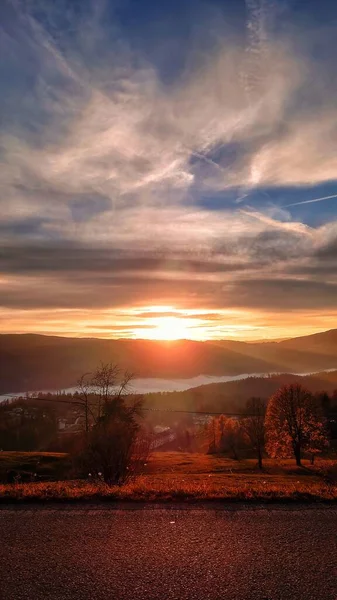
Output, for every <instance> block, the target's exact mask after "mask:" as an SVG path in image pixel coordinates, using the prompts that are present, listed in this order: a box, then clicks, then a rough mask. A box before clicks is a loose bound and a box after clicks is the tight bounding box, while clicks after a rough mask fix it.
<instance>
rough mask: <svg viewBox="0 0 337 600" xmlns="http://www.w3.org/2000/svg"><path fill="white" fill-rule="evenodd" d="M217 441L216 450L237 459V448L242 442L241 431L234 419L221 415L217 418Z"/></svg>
mask: <svg viewBox="0 0 337 600" xmlns="http://www.w3.org/2000/svg"><path fill="white" fill-rule="evenodd" d="M218 428H219V442H218V451H219V452H224V453H229V455H230V457H231V458H233V459H234V460H239V449H240V446H241V442H242V432H241V427H240V424H239V422H238V421H237V420H236V419H232V418H230V417H225V416H224V415H221V416H220V417H219V419H218Z"/></svg>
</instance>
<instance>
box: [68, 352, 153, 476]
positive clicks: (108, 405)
mask: <svg viewBox="0 0 337 600" xmlns="http://www.w3.org/2000/svg"><path fill="white" fill-rule="evenodd" d="M131 379H132V375H131V374H130V373H128V372H126V373H121V371H120V369H119V368H118V367H117V366H115V365H112V364H110V363H108V364H101V365H100V366H99V367H98V369H97V370H96V371H95V372H94V373H93V374H91V373H89V374H87V375H85V376H83V378H81V379H80V380H79V394H80V397H81V399H82V401H83V406H84V410H85V415H86V419H85V423H86V436H85V441H84V445H83V447H82V449H81V451H80V453H79V457H78V458H79V462H80V464H81V466H82V468H83V469H84V470H86V471H87V472H90V473H91V474H92V475H93V476H96V477H102V478H103V479H104V481H105V483H107V484H108V485H114V484H119V483H122V482H123V481H125V480H126V479H127V477H128V476H130V475H131V474H135V473H136V471H137V470H139V466H140V465H141V464H144V462H145V461H146V458H147V456H148V453H149V447H150V446H149V440H148V439H147V436H146V435H145V434H144V432H143V430H142V428H141V420H140V419H141V416H142V406H143V399H142V397H141V396H134V395H128V394H127V392H128V391H129V384H130V381H131Z"/></svg>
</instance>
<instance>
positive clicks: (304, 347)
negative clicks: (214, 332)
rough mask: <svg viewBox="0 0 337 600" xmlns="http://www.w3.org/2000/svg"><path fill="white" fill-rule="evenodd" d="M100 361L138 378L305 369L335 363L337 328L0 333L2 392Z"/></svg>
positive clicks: (71, 375) (61, 379) (66, 378)
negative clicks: (242, 334)
mask: <svg viewBox="0 0 337 600" xmlns="http://www.w3.org/2000/svg"><path fill="white" fill-rule="evenodd" d="M100 361H104V362H110V361H111V362H114V363H118V364H119V365H120V366H121V368H122V369H128V370H130V371H132V372H134V373H135V374H136V375H137V376H139V377H166V378H177V377H193V376H196V375H200V374H206V375H238V374H242V373H251V374H253V373H268V372H294V373H305V372H311V371H319V370H323V369H332V368H335V367H336V368H337V330H331V331H327V332H323V333H320V334H316V335H311V336H307V337H301V338H294V339H291V340H285V341H282V342H260V343H255V344H250V343H245V342H236V341H232V340H222V341H206V342H195V341H190V340H179V341H175V342H160V341H148V340H116V339H112V340H107V339H95V338H93V339H91V338H85V339H83V338H65V337H56V336H42V335H33V334H29V335H19V334H18V335H5V334H3V335H0V394H1V393H2V394H4V393H11V392H23V391H25V390H27V391H28V390H38V389H43V388H55V389H57V388H64V387H68V386H71V385H74V384H75V383H76V381H77V379H78V377H79V376H80V375H81V374H83V373H86V372H88V371H91V370H93V369H94V368H95V367H96V366H97V365H98V364H99V362H100Z"/></svg>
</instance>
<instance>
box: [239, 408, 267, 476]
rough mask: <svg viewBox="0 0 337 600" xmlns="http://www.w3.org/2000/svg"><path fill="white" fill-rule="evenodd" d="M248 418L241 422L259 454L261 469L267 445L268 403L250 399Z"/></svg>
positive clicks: (251, 444)
mask: <svg viewBox="0 0 337 600" xmlns="http://www.w3.org/2000/svg"><path fill="white" fill-rule="evenodd" d="M245 412H246V417H245V418H244V419H243V420H242V421H241V427H242V431H243V433H244V435H245V437H246V438H247V440H248V442H249V444H250V446H251V447H252V449H253V450H254V451H255V452H256V454H257V460H258V465H259V469H262V457H263V450H264V445H265V414H266V402H265V400H263V399H262V398H250V399H249V400H248V401H247V404H246V411H245Z"/></svg>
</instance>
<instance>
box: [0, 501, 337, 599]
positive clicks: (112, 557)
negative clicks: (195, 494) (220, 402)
mask: <svg viewBox="0 0 337 600" xmlns="http://www.w3.org/2000/svg"><path fill="white" fill-rule="evenodd" d="M0 540H1V541H0V569H1V573H0V574H1V579H0V598H1V600H23V599H24V600H26V599H29V600H30V599H31V600H40V599H41V600H56V599H57V600H68V599H69V600H70V599H71V600H89V599H90V600H108V599H109V600H124V599H130V600H143V599H144V600H145V599H146V600H154V599H158V600H166V599H167V600H171V599H172V600H173V599H176V600H185V599H186V600H187V599H189V600H190V599H191V600H192V599H198V600H203V599H212V600H213V599H214V600H215V599H216V600H224V599H228V600H288V599H289V600H311V599H312V600H336V598H337V509H335V508H332V507H330V508H325V507H324V508H317V507H308V506H307V507H305V506H303V507H301V506H296V508H294V507H286V506H283V507H282V506H278V507H273V508H270V507H263V506H261V507H250V508H247V507H246V508H245V507H242V506H236V507H234V506H232V507H227V508H221V507H213V508H208V507H201V508H197V507H195V508H193V507H191V506H186V505H183V506H171V507H167V508H163V507H162V506H161V507H160V506H153V507H149V506H148V507H144V508H141V507H131V506H129V507H117V508H116V507H111V506H105V505H103V506H102V505H100V506H97V505H96V506H85V505H81V506H79V505H74V506H69V505H60V506H54V507H51V506H49V507H48V506H46V507H33V506H31V507H29V506H27V507H12V508H8V507H3V508H1V509H0Z"/></svg>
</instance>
